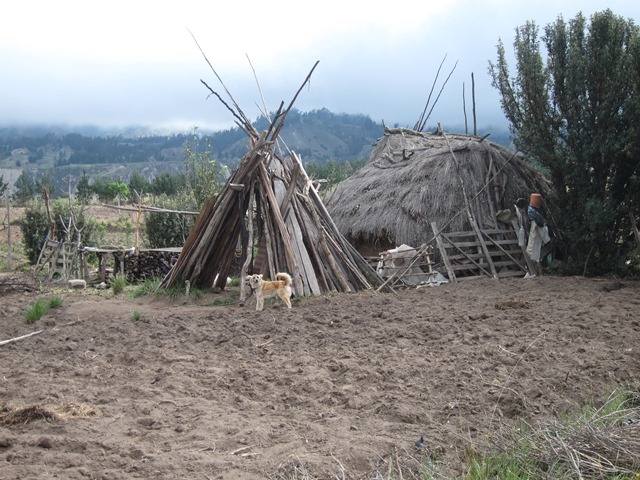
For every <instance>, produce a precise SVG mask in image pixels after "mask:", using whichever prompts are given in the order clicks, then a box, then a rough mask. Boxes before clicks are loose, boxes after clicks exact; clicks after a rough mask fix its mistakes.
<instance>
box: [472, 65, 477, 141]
mask: <svg viewBox="0 0 640 480" xmlns="http://www.w3.org/2000/svg"><path fill="white" fill-rule="evenodd" d="M471 102H472V104H473V134H474V135H478V122H477V120H476V82H475V80H474V78H473V72H471Z"/></svg>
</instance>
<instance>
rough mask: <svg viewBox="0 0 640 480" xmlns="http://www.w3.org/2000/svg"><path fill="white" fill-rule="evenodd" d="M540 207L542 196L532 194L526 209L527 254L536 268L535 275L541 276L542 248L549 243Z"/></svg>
mask: <svg viewBox="0 0 640 480" xmlns="http://www.w3.org/2000/svg"><path fill="white" fill-rule="evenodd" d="M541 207H542V196H541V195H540V194H539V193H532V194H531V197H530V198H529V206H528V207H527V218H528V220H529V222H530V228H529V240H528V242H527V253H528V254H529V257H531V260H532V261H533V263H534V265H535V267H536V272H535V273H536V275H542V267H541V266H540V260H542V259H541V258H540V253H541V251H542V247H543V246H544V245H546V244H547V243H549V242H550V241H551V238H550V237H549V229H548V227H547V221H546V220H545V218H544V216H543V215H542V213H540V208H541Z"/></svg>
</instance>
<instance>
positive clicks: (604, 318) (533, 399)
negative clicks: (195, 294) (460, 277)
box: [0, 277, 640, 480]
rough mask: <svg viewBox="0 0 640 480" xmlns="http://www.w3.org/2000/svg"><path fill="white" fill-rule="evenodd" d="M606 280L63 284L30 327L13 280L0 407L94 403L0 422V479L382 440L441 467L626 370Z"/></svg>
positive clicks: (319, 453) (270, 467)
mask: <svg viewBox="0 0 640 480" xmlns="http://www.w3.org/2000/svg"><path fill="white" fill-rule="evenodd" d="M612 285H613V283H612V281H610V280H604V279H582V278H556V277H538V278H532V279H526V280H524V279H512V280H502V281H500V282H497V281H493V280H489V279H487V280H474V281H470V282H467V283H461V284H458V285H443V286H440V287H434V288H424V289H419V290H406V291H401V292H399V293H398V295H393V294H386V293H379V294H376V293H374V292H363V293H359V294H341V295H327V296H323V297H317V298H309V299H302V300H298V301H295V302H294V306H293V309H292V310H287V309H286V308H284V305H282V303H281V302H280V303H278V302H276V301H274V302H272V303H268V302H267V305H266V306H265V310H264V311H263V312H256V311H255V310H254V309H253V308H251V307H238V306H217V305H220V304H221V303H224V302H223V300H224V299H225V297H224V296H215V295H211V296H207V297H206V298H202V299H199V300H198V304H197V305H194V304H190V305H182V299H177V300H176V304H175V305H174V304H170V303H168V302H167V301H164V300H159V299H157V298H152V297H143V298H142V299H137V300H132V299H128V298H126V297H122V298H112V296H111V295H112V294H111V292H93V291H89V290H87V291H84V292H75V291H74V292H71V291H69V292H66V291H65V292H63V296H64V305H63V306H62V307H61V308H59V309H55V310H52V311H50V312H49V313H48V314H47V315H46V316H45V317H43V318H42V319H41V320H39V321H38V323H37V324H35V325H27V324H26V323H25V321H24V316H23V311H24V308H25V306H26V305H27V304H28V303H30V302H32V301H34V300H35V299H36V298H40V297H41V296H45V295H46V293H36V292H28V291H21V292H13V293H11V292H9V293H7V294H6V295H4V296H3V297H2V310H3V315H2V319H1V320H0V341H2V340H6V339H10V338H14V337H19V336H22V335H25V334H28V333H30V332H32V331H35V330H40V329H42V330H43V331H42V333H40V334H38V335H34V336H32V337H28V338H24V339H22V340H18V341H14V342H10V343H7V344H4V345H1V346H0V382H1V384H2V388H0V411H2V409H5V411H7V410H6V409H8V408H14V407H16V406H17V407H21V408H29V407H31V409H32V411H35V410H38V412H40V413H42V412H41V411H40V410H39V409H40V408H42V409H51V408H52V406H63V405H76V406H78V405H80V406H83V408H87V409H88V411H91V412H94V413H93V414H92V415H80V414H73V412H72V413H70V414H68V415H66V416H60V415H58V416H56V415H44V414H41V415H39V416H38V415H34V416H31V417H29V421H28V422H10V423H8V424H0V462H1V463H2V468H1V469H0V478H2V479H7V480H8V479H37V478H38V479H39V478H46V477H54V476H57V477H59V478H67V479H80V478H83V479H84V478H102V479H107V478H155V479H176V478H185V479H187V478H189V479H191V478H211V479H214V478H215V479H234V480H238V479H259V478H262V479H264V478H295V476H294V475H296V474H297V475H298V478H301V477H302V476H301V474H300V472H305V474H307V475H308V476H309V478H335V477H336V476H337V477H339V478H343V476H344V478H348V479H356V478H373V472H375V471H380V472H386V471H387V468H388V466H387V463H388V462H389V461H392V460H393V459H394V458H396V456H399V458H401V459H402V461H405V460H406V461H409V460H412V461H413V460H415V461H420V460H421V459H422V460H425V461H426V459H427V458H428V457H429V456H431V457H433V458H435V459H436V461H437V462H440V463H442V464H446V465H447V468H451V469H454V468H455V465H456V463H457V462H458V460H459V459H460V458H464V457H465V455H467V453H468V452H469V450H470V449H472V448H481V447H482V445H484V444H485V442H486V440H487V438H488V437H489V436H490V435H491V432H492V431H495V430H496V429H497V428H498V427H499V426H501V425H503V424H504V423H505V422H506V423H509V422H512V421H518V420H519V419H527V420H529V421H535V420H537V419H544V418H547V417H552V416H556V415H558V414H559V413H561V412H563V411H564V410H566V409H570V408H573V407H574V406H575V405H576V404H583V403H584V402H587V401H591V400H596V401H598V400H600V399H601V398H602V397H603V396H605V395H607V394H608V393H610V392H611V391H612V389H614V388H617V387H620V386H635V387H637V386H638V385H640V362H639V360H638V358H639V357H638V351H637V349H638V337H639V335H640V317H639V315H638V312H639V311H640V283H638V282H625V283H624V284H616V288H610V287H611V286H612ZM57 294H59V293H57ZM134 311H136V312H138V313H139V315H133V312H134ZM134 318H139V320H135V319H134ZM34 409H35V410H34ZM45 411H46V412H49V411H51V410H45ZM36 413H37V412H36ZM421 434H424V448H423V449H421V450H419V451H418V450H416V447H415V441H416V440H417V439H419V438H420V435H421ZM296 472H297V473H296Z"/></svg>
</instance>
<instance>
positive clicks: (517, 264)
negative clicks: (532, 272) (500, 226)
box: [487, 235, 527, 273]
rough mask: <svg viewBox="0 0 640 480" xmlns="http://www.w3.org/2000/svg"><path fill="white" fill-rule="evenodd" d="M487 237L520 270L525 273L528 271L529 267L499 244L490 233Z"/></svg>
mask: <svg viewBox="0 0 640 480" xmlns="http://www.w3.org/2000/svg"><path fill="white" fill-rule="evenodd" d="M487 238H488V239H489V241H491V242H493V243H494V244H495V245H496V246H497V247H498V248H499V249H500V251H502V252H503V253H504V254H505V255H506V256H507V257H509V258H510V259H511V260H512V261H513V263H514V264H515V265H516V266H517V267H518V268H519V269H520V270H522V271H523V272H525V273H526V272H527V268H526V267H524V266H523V265H522V264H521V263H520V262H518V261H517V260H516V259H515V258H514V257H513V256H512V255H511V254H510V253H509V252H507V251H506V250H505V249H504V248H502V246H501V245H499V244H498V243H497V242H496V241H495V240H494V239H493V238H491V236H490V235H487Z"/></svg>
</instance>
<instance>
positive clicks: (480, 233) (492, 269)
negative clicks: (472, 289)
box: [471, 219, 498, 278]
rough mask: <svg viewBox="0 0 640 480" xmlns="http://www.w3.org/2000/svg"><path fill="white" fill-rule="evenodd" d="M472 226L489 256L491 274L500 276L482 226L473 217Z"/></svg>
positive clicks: (495, 276)
mask: <svg viewBox="0 0 640 480" xmlns="http://www.w3.org/2000/svg"><path fill="white" fill-rule="evenodd" d="M471 226H472V227H473V229H474V230H475V231H476V234H477V235H478V240H479V241H480V244H481V245H480V246H481V248H482V251H483V252H484V254H485V255H486V256H487V262H489V268H490V269H491V275H492V276H493V278H498V272H497V271H496V267H495V266H494V265H493V261H492V260H491V254H490V253H489V249H488V248H487V244H486V243H485V241H484V238H483V236H482V232H481V231H480V227H478V224H477V223H476V221H475V219H471Z"/></svg>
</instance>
